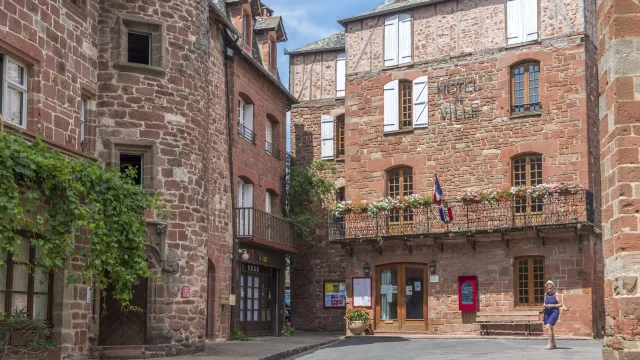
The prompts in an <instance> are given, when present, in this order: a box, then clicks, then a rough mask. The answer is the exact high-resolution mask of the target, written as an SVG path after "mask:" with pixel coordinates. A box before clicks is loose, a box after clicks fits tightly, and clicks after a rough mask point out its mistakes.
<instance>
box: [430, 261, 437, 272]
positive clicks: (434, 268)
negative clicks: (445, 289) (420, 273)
mask: <svg viewBox="0 0 640 360" xmlns="http://www.w3.org/2000/svg"><path fill="white" fill-rule="evenodd" d="M436 269H437V267H436V262H435V261H431V262H430V263H429V274H431V275H435V274H436Z"/></svg>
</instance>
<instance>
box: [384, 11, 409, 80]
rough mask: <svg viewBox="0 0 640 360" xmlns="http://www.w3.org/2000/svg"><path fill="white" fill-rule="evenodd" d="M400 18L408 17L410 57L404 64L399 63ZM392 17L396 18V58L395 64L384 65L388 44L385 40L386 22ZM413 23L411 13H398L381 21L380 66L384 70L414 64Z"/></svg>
mask: <svg viewBox="0 0 640 360" xmlns="http://www.w3.org/2000/svg"><path fill="white" fill-rule="evenodd" d="M401 16H408V17H409V22H410V24H409V28H410V30H409V37H410V39H409V50H410V52H411V55H410V57H411V58H410V60H409V61H405V62H401V56H400V28H401V27H400V17H401ZM393 17H397V19H396V25H395V32H396V42H397V43H396V54H395V56H396V58H395V63H394V64H389V65H387V64H386V61H387V59H386V55H385V54H386V53H387V46H388V44H389V41H388V40H387V35H386V25H385V24H386V22H387V20H389V19H391V18H393ZM413 22H414V14H413V13H398V14H394V15H391V16H388V17H386V18H385V19H384V21H383V27H382V29H383V30H382V36H383V40H382V65H383V67H385V68H393V67H399V66H407V65H410V64H412V63H413V62H414V59H413V56H414V45H415V44H414V40H415V36H414V33H413V32H414V28H413Z"/></svg>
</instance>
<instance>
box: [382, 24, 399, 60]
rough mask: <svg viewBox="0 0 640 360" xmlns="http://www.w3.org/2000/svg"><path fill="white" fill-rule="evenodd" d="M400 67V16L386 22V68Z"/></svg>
mask: <svg viewBox="0 0 640 360" xmlns="http://www.w3.org/2000/svg"><path fill="white" fill-rule="evenodd" d="M393 65H398V15H393V16H391V17H388V18H387V19H386V20H385V21H384V66H393Z"/></svg>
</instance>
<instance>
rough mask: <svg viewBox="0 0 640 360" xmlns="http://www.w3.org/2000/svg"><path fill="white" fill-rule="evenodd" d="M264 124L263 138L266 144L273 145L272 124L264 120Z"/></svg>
mask: <svg viewBox="0 0 640 360" xmlns="http://www.w3.org/2000/svg"><path fill="white" fill-rule="evenodd" d="M264 123H265V128H264V134H265V138H266V140H267V141H268V142H270V143H272V144H273V123H272V122H271V121H269V120H268V119H267V120H265V121H264Z"/></svg>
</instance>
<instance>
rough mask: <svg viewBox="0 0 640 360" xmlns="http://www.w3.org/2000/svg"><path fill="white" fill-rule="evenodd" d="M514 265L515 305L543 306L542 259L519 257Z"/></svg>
mask: <svg viewBox="0 0 640 360" xmlns="http://www.w3.org/2000/svg"><path fill="white" fill-rule="evenodd" d="M514 263H515V276H516V279H515V282H516V284H515V289H516V294H515V298H516V305H541V304H544V294H545V289H544V283H545V281H544V258H543V257H538V256H531V257H520V258H516V259H515V262H514Z"/></svg>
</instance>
